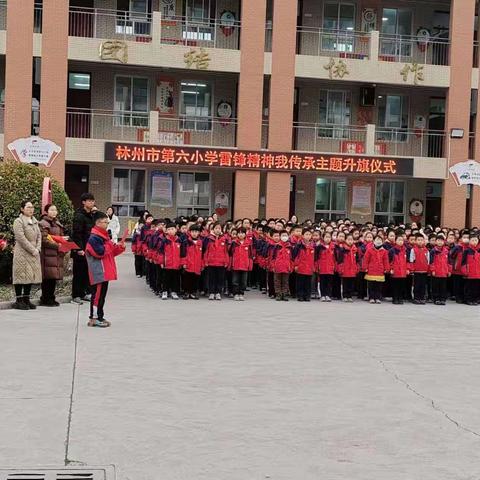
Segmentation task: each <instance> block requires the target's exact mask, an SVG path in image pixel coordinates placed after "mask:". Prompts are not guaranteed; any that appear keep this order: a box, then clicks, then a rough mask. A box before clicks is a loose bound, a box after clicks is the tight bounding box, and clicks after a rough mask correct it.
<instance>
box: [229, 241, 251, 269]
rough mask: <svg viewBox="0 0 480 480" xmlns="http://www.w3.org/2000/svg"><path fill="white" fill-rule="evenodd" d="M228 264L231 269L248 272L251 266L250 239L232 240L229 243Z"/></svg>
mask: <svg viewBox="0 0 480 480" xmlns="http://www.w3.org/2000/svg"><path fill="white" fill-rule="evenodd" d="M230 259H231V263H230V266H231V268H232V270H240V271H242V272H249V271H250V270H252V268H253V246H252V242H251V241H250V240H247V239H245V240H243V241H240V240H239V239H238V238H236V239H235V240H233V242H232V244H231V245H230Z"/></svg>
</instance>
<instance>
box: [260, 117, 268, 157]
mask: <svg viewBox="0 0 480 480" xmlns="http://www.w3.org/2000/svg"><path fill="white" fill-rule="evenodd" d="M268 125H269V123H268V120H265V119H264V120H262V148H263V149H264V150H266V149H267V148H268Z"/></svg>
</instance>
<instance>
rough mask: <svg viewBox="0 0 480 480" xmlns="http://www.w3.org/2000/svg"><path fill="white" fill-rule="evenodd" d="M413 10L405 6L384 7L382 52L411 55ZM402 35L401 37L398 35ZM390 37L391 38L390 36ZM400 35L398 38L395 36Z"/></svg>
mask: <svg viewBox="0 0 480 480" xmlns="http://www.w3.org/2000/svg"><path fill="white" fill-rule="evenodd" d="M411 34H412V12H411V10H407V9H404V8H384V9H383V14H382V36H383V37H384V38H383V39H382V42H381V54H382V55H388V56H390V55H393V56H401V57H410V56H411V42H410V39H408V38H405V39H403V42H402V38H401V36H407V37H409V36H410V35H411ZM398 36H400V37H398ZM389 37H390V38H389ZM394 37H398V38H394Z"/></svg>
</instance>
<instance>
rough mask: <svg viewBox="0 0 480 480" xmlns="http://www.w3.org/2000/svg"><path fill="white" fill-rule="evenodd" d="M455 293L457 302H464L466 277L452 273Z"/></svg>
mask: <svg viewBox="0 0 480 480" xmlns="http://www.w3.org/2000/svg"><path fill="white" fill-rule="evenodd" d="M452 282H453V285H452V287H453V295H454V296H455V301H456V302H457V303H463V301H464V299H465V279H464V278H463V276H462V275H455V274H453V275H452Z"/></svg>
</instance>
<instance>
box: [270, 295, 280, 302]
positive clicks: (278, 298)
mask: <svg viewBox="0 0 480 480" xmlns="http://www.w3.org/2000/svg"><path fill="white" fill-rule="evenodd" d="M271 298H273V297H271ZM275 300H276V301H277V302H281V301H282V300H283V299H282V296H281V295H277V298H276V299H275Z"/></svg>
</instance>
